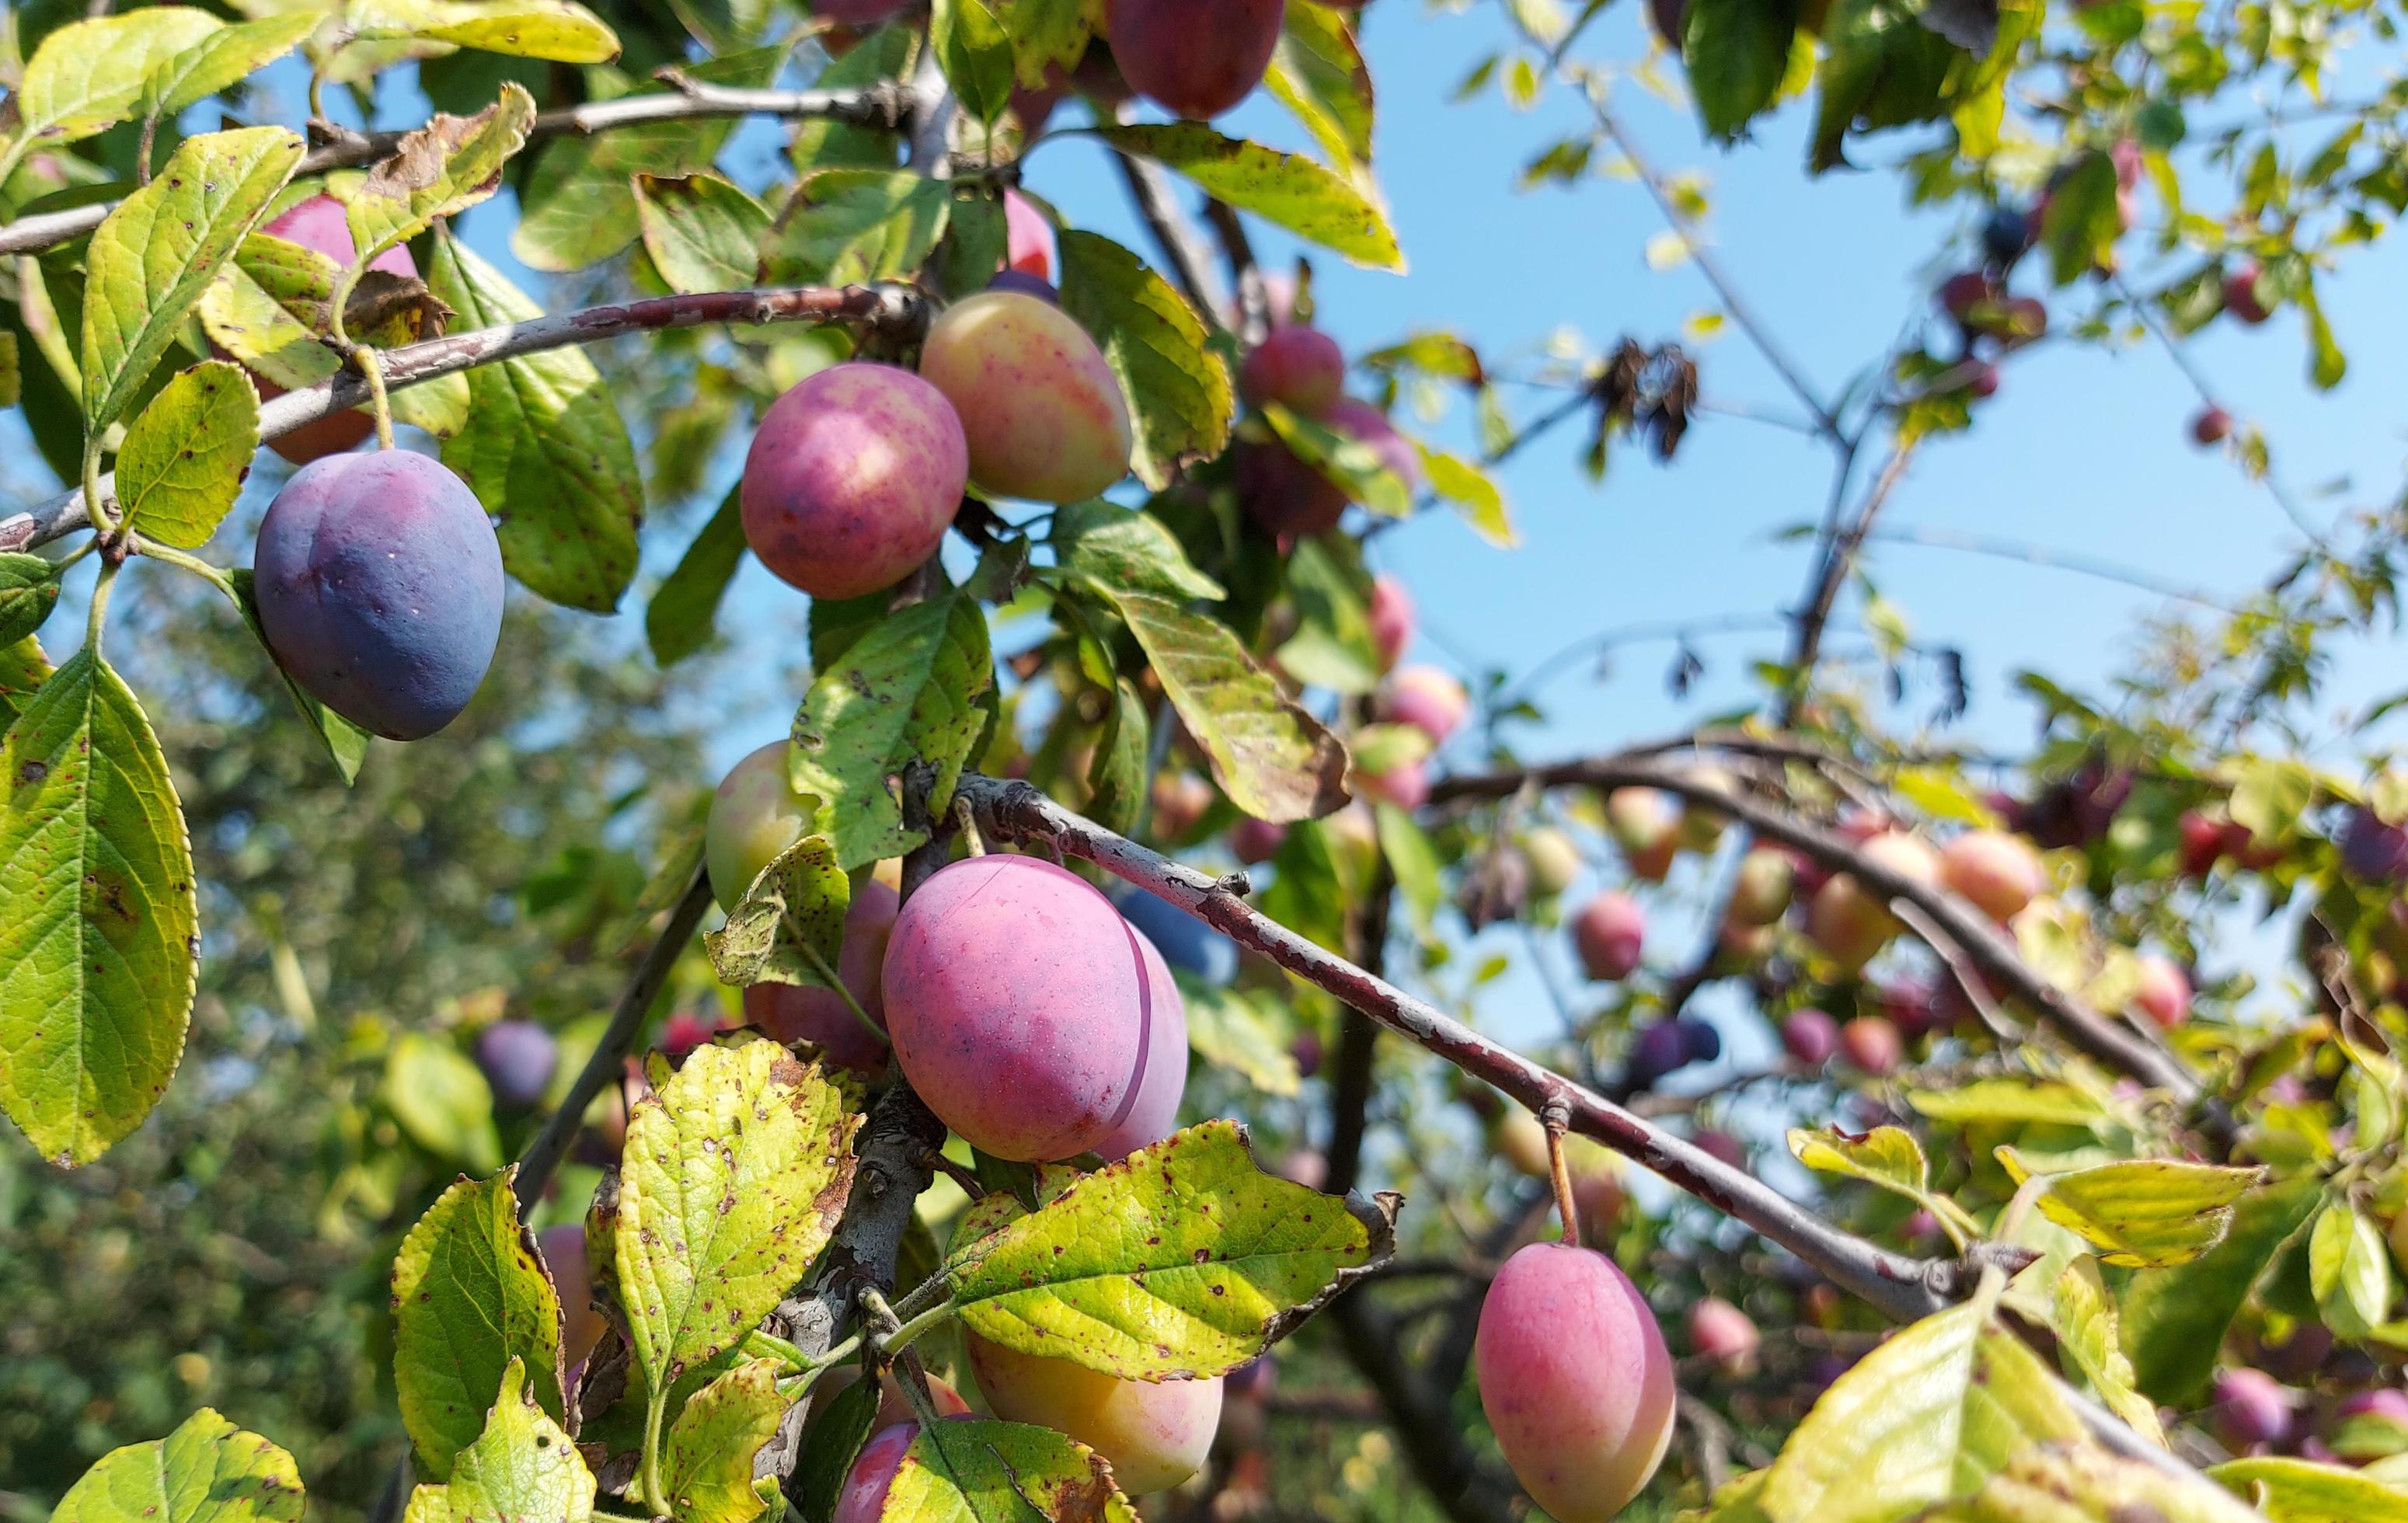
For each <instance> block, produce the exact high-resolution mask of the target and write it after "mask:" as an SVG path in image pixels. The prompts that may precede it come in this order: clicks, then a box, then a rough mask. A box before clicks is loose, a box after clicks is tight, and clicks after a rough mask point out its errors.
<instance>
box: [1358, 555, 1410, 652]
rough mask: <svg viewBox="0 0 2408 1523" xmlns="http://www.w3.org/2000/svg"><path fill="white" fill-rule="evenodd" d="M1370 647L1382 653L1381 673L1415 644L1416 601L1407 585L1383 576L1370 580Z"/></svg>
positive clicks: (1384, 573) (1388, 576) (1393, 578)
mask: <svg viewBox="0 0 2408 1523" xmlns="http://www.w3.org/2000/svg"><path fill="white" fill-rule="evenodd" d="M1369 617H1370V622H1371V643H1372V645H1373V646H1375V647H1376V648H1377V649H1378V650H1379V653H1380V669H1381V670H1383V671H1385V670H1387V669H1388V668H1391V667H1393V666H1395V665H1396V664H1397V662H1398V659H1399V658H1401V657H1402V656H1403V655H1404V654H1405V650H1406V648H1407V647H1408V646H1410V645H1412V642H1413V624H1414V619H1413V599H1412V594H1410V593H1408V592H1406V591H1405V584H1404V583H1403V582H1399V581H1398V580H1397V579H1396V578H1395V577H1392V576H1390V575H1388V574H1387V573H1386V572H1384V571H1383V572H1382V573H1381V574H1380V575H1378V576H1376V577H1373V578H1372V579H1371V608H1370V614H1369Z"/></svg>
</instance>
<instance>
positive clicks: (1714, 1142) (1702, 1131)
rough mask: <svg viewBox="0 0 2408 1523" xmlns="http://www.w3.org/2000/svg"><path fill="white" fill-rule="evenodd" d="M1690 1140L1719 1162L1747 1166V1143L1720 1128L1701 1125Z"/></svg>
mask: <svg viewBox="0 0 2408 1523" xmlns="http://www.w3.org/2000/svg"><path fill="white" fill-rule="evenodd" d="M1689 1141H1690V1142H1693V1143H1695V1144H1696V1146H1697V1149H1698V1151H1699V1152H1700V1153H1702V1154H1704V1155H1706V1157H1710V1158H1713V1159H1714V1160H1716V1161H1717V1162H1720V1163H1727V1164H1728V1165H1730V1166H1731V1167H1732V1168H1734V1169H1744V1168H1746V1167H1747V1144H1746V1143H1745V1142H1741V1141H1740V1140H1739V1139H1738V1138H1736V1137H1733V1136H1732V1135H1731V1134H1730V1133H1728V1132H1727V1131H1724V1130H1722V1129H1721V1128H1717V1127H1701V1128H1699V1129H1698V1133H1697V1135H1696V1136H1694V1137H1692V1138H1690V1139H1689Z"/></svg>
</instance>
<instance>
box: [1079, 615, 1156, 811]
mask: <svg viewBox="0 0 2408 1523" xmlns="http://www.w3.org/2000/svg"><path fill="white" fill-rule="evenodd" d="M1087 643H1088V642H1086V641H1082V650H1083V649H1085V647H1086V644H1087ZM1149 728H1150V722H1149V721H1148V719H1147V717H1146V711H1145V699H1144V698H1143V697H1140V696H1139V694H1138V690H1137V688H1136V686H1135V685H1134V684H1133V683H1131V682H1129V681H1128V679H1127V678H1125V677H1121V678H1115V679H1114V680H1113V682H1112V706H1111V708H1110V709H1107V710H1105V711H1104V733H1103V734H1102V735H1101V736H1100V737H1099V738H1098V739H1097V741H1096V755H1095V759H1094V760H1093V761H1091V762H1089V763H1088V764H1087V803H1086V811H1087V817H1088V818H1089V819H1092V820H1094V821H1095V822H1096V823H1097V825H1100V826H1103V827H1104V828H1105V829H1107V830H1119V831H1124V832H1125V831H1128V830H1132V829H1135V828H1136V826H1137V817H1138V812H1139V808H1140V805H1141V803H1142V802H1143V801H1144V799H1145V797H1146V783H1147V776H1146V769H1145V764H1146V757H1147V753H1148V747H1147V740H1148V738H1149V735H1148V732H1149Z"/></svg>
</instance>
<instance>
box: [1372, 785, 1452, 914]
mask: <svg viewBox="0 0 2408 1523" xmlns="http://www.w3.org/2000/svg"><path fill="white" fill-rule="evenodd" d="M1372 814H1373V817H1374V818H1375V819H1376V820H1377V822H1378V826H1379V831H1380V855H1383V856H1384V857H1386V858H1387V859H1388V870H1389V871H1390V872H1393V873H1395V874H1396V877H1397V889H1398V892H1399V893H1401V894H1403V895H1404V896H1405V903H1406V905H1407V906H1408V907H1409V908H1411V909H1412V912H1413V920H1414V922H1415V923H1416V924H1418V925H1419V926H1421V927H1422V928H1423V929H1425V930H1426V929H1428V928H1429V925H1430V921H1431V919H1432V918H1433V917H1434V916H1436V915H1437V913H1438V907H1439V903H1440V901H1441V898H1442V896H1443V892H1444V891H1443V890H1442V889H1441V886H1440V884H1439V860H1438V850H1437V848H1436V847H1434V846H1432V845H1431V844H1430V839H1429V836H1428V835H1427V834H1426V832H1425V831H1424V830H1423V829H1422V827H1421V826H1418V825H1415V824H1414V823H1413V817H1412V815H1411V814H1409V813H1407V812H1404V811H1403V810H1401V809H1398V807H1397V806H1396V805H1394V804H1382V805H1379V806H1378V807H1377V808H1376V809H1374V810H1373V811H1372Z"/></svg>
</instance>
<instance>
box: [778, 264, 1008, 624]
mask: <svg viewBox="0 0 2408 1523" xmlns="http://www.w3.org/2000/svg"><path fill="white" fill-rule="evenodd" d="M972 299H973V300H975V299H978V298H975V297H974V298H972ZM997 299H1002V298H997ZM1011 299H1013V300H1018V301H1029V302H1030V304H1031V305H1032V306H1039V307H1041V306H1043V303H1041V302H1035V301H1033V300H1031V298H1028V297H1025V296H1021V297H1013V298H1011ZM968 481H969V450H968V444H967V443H965V442H964V438H963V433H962V421H961V419H960V418H959V417H957V416H956V415H955V414H954V411H953V404H952V403H950V402H948V401H947V400H946V399H945V396H944V394H943V393H942V392H940V391H939V390H938V389H937V388H936V387H934V386H932V385H930V384H929V383H928V382H927V381H924V380H922V379H921V378H920V377H918V376H915V375H913V374H912V373H911V372H910V371H909V370H898V369H896V367H895V366H891V365H871V364H867V363H863V362H853V363H849V364H844V365H834V366H829V367H828V368H826V369H824V370H822V371H820V372H819V373H818V374H817V375H813V376H807V377H805V378H804V379H803V380H801V381H797V382H796V383H795V384H794V385H793V386H792V387H790V388H788V389H787V391H786V392H785V394H784V395H781V396H780V397H779V398H778V399H777V400H776V401H775V402H772V403H770V404H769V409H768V410H767V412H765V413H763V414H762V415H761V424H760V427H759V428H758V429H756V430H755V431H754V432H753V446H752V449H751V450H750V451H749V452H748V453H746V455H745V457H744V481H743V486H742V488H741V490H740V492H739V502H740V506H741V511H742V518H743V524H744V542H745V543H746V544H748V545H750V546H752V548H753V553H754V554H755V555H758V556H759V557H760V558H761V564H762V565H764V566H766V567H767V568H769V569H770V570H771V571H772V572H774V573H775V574H776V575H777V576H778V577H779V578H781V580H783V581H785V582H788V583H790V584H792V585H794V586H796V587H799V588H801V589H802V590H803V591H805V592H807V593H810V595H811V596H813V597H830V598H836V597H860V596H865V595H867V594H869V593H874V592H877V591H879V590H881V589H882V588H885V587H891V586H893V585H894V584H895V583H896V582H898V581H900V580H901V579H902V578H903V576H904V574H905V573H906V572H908V571H910V569H911V568H914V567H916V566H918V565H919V564H920V563H921V562H922V561H925V560H926V559H927V558H928V557H929V556H930V555H932V554H934V553H936V550H937V546H938V545H939V543H941V542H942V541H943V539H944V538H945V530H946V528H947V527H948V526H949V525H951V524H952V523H953V513H954V511H955V510H957V509H959V508H960V506H961V501H962V489H963V487H964V486H966V485H967V484H968Z"/></svg>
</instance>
